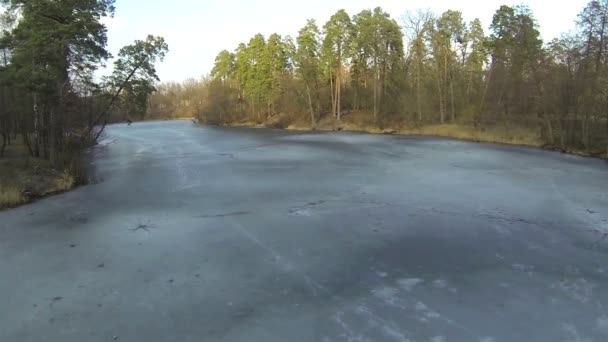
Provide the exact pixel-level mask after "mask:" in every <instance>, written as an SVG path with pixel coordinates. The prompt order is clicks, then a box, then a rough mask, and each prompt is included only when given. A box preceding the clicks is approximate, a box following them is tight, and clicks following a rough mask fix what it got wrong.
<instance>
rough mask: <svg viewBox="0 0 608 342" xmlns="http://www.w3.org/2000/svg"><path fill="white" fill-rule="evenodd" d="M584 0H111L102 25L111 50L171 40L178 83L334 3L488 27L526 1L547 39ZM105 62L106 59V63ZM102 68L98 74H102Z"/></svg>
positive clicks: (165, 75)
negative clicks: (446, 15) (451, 16)
mask: <svg viewBox="0 0 608 342" xmlns="http://www.w3.org/2000/svg"><path fill="white" fill-rule="evenodd" d="M587 2H588V0H562V1H554V0H527V1H521V0H519V1H510V0H459V1H454V0H382V1H381V0H308V1H303V0H295V1H287V0H257V1H253V0H223V1H222V0H171V1H166V0H146V1H143V0H142V1H133V0H117V1H116V14H115V16H114V18H104V22H105V23H106V24H107V26H108V43H109V49H110V51H111V52H112V54H113V55H117V54H118V51H119V49H120V48H121V47H122V46H124V45H128V44H130V43H132V42H133V41H134V40H136V39H144V38H145V37H146V36H147V35H148V34H154V35H160V36H163V37H164V38H165V40H166V41H167V43H168V44H169V50H170V51H169V54H168V55H167V57H166V58H165V61H164V62H162V63H160V64H159V65H158V66H157V71H158V75H159V77H160V79H161V81H163V82H168V81H176V82H181V81H183V80H186V79H188V78H200V77H201V76H203V75H205V74H207V73H209V71H210V70H211V68H212V67H213V62H214V59H215V56H216V55H217V53H218V52H220V51H221V50H224V49H226V50H229V51H233V50H234V49H235V48H236V47H237V46H238V44H239V43H241V42H245V43H246V42H248V41H249V39H250V38H251V37H253V36H254V35H255V34H256V33H262V34H264V35H266V36H268V35H270V34H272V33H274V32H276V33H278V34H281V35H283V36H285V35H291V36H292V37H294V38H295V37H296V36H297V33H298V31H299V29H300V28H302V27H303V26H304V25H305V24H306V19H310V18H313V19H316V20H317V22H318V24H319V26H320V27H321V26H323V24H324V23H325V22H326V21H327V20H328V19H329V17H331V15H332V14H333V13H335V12H336V11H337V10H339V9H341V8H343V9H345V10H346V11H347V12H348V13H349V14H350V15H354V14H356V13H358V12H360V11H361V10H363V9H371V8H374V7H377V6H380V7H382V8H383V9H384V10H385V11H387V12H388V13H390V14H391V16H392V17H393V18H395V19H396V20H397V21H398V22H399V23H401V18H402V17H403V15H404V13H406V11H408V10H413V11H415V10H417V9H423V10H426V9H429V10H431V11H433V12H435V13H437V14H441V13H442V12H444V11H446V10H448V9H452V10H458V11H461V12H462V13H463V16H464V19H465V20H467V21H470V20H473V19H474V18H479V19H481V20H482V22H483V24H484V28H485V29H486V33H488V30H489V29H488V27H489V25H490V23H491V21H492V16H493V15H494V13H495V12H496V10H497V9H498V8H499V7H500V6H501V5H518V4H522V3H523V4H525V5H527V6H528V7H530V8H531V9H532V12H533V13H534V16H535V18H536V19H537V21H538V24H539V25H540V31H541V35H542V37H543V39H544V40H545V41H549V40H551V39H553V38H557V37H559V36H560V35H561V33H564V32H568V31H570V30H572V29H573V28H574V23H575V20H576V16H577V14H578V13H579V12H580V11H581V10H582V9H583V7H584V6H585V4H586V3H587ZM111 63H112V62H111V61H109V62H108V64H110V65H111ZM107 72H108V71H107V70H105V71H103V72H102V73H107Z"/></svg>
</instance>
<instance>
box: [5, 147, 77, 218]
mask: <svg viewBox="0 0 608 342" xmlns="http://www.w3.org/2000/svg"><path fill="white" fill-rule="evenodd" d="M76 185H77V182H76V177H75V176H74V173H72V172H71V170H65V171H63V172H59V171H56V170H54V169H53V168H52V167H51V165H50V163H49V162H48V161H47V160H44V159H41V158H32V157H30V156H28V153H27V151H26V150H25V149H24V147H23V146H21V145H19V144H18V143H16V144H13V145H11V146H9V148H8V149H7V154H6V156H5V157H4V158H0V209H2V208H12V207H15V206H18V205H20V204H24V203H27V202H30V201H33V200H36V199H38V198H41V197H45V196H48V195H51V194H55V193H60V192H65V191H68V190H70V189H72V188H74V187H75V186H76Z"/></svg>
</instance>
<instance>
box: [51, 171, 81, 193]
mask: <svg viewBox="0 0 608 342" xmlns="http://www.w3.org/2000/svg"><path fill="white" fill-rule="evenodd" d="M75 185H76V178H75V177H74V176H73V174H72V172H70V171H69V170H67V169H66V170H64V171H63V172H62V173H61V174H60V175H59V177H57V179H56V180H55V188H56V190H55V191H58V192H61V191H68V190H70V189H72V188H73V187H74V186H75Z"/></svg>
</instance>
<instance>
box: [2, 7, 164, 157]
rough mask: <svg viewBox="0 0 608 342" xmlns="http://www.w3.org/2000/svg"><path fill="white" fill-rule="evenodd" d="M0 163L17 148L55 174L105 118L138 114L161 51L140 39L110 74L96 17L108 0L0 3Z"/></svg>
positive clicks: (154, 42) (156, 43) (108, 10)
mask: <svg viewBox="0 0 608 342" xmlns="http://www.w3.org/2000/svg"><path fill="white" fill-rule="evenodd" d="M0 6H1V7H0V135H1V136H2V142H1V145H0V157H2V156H3V155H4V152H5V150H6V147H7V146H9V145H11V144H22V145H23V146H24V149H25V150H26V153H27V154H29V155H30V156H32V157H41V158H45V159H48V160H49V161H50V162H51V164H52V165H53V166H54V167H57V168H63V167H66V164H67V163H71V162H72V161H74V158H75V156H76V155H77V154H78V151H80V150H81V149H82V148H83V147H86V146H89V145H90V144H91V143H94V142H95V141H96V140H97V138H98V137H99V135H100V134H101V132H102V131H103V128H104V127H105V125H106V124H107V123H108V122H109V121H111V120H117V119H124V118H126V119H127V120H129V116H128V114H129V113H130V115H140V116H142V117H143V115H144V114H145V111H146V108H147V103H148V96H149V94H151V93H152V92H153V91H154V90H155V87H154V84H155V82H157V81H158V77H157V76H156V71H155V69H154V63H155V62H156V61H157V60H159V59H161V60H162V58H163V57H164V55H165V53H166V52H167V50H168V47H167V44H166V43H165V42H164V40H163V39H162V38H161V37H154V36H148V37H147V39H145V40H142V41H135V42H134V43H133V44H132V45H129V46H125V47H124V48H122V49H121V50H120V53H119V54H118V58H117V59H116V61H115V62H114V69H113V73H112V74H111V75H110V76H108V77H104V78H103V79H98V78H96V77H95V72H96V71H97V70H98V69H99V67H100V66H102V65H103V63H104V62H105V61H106V60H108V58H110V57H111V56H110V53H109V52H108V51H107V49H106V47H107V35H106V31H107V30H106V27H105V25H104V24H103V23H102V22H101V18H103V17H108V16H112V15H113V14H114V10H115V8H114V0H84V1H83V0H54V1H49V0H27V1H26V0H0Z"/></svg>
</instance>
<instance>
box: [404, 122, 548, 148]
mask: <svg viewBox="0 0 608 342" xmlns="http://www.w3.org/2000/svg"><path fill="white" fill-rule="evenodd" d="M399 133H400V134H417V135H429V136H438V137H448V138H456V139H462V140H473V141H483V142H493V143H501V144H513V145H527V146H541V145H542V142H541V140H540V137H539V136H538V133H537V132H536V131H535V130H533V129H529V128H521V127H511V128H509V130H507V129H506V128H505V127H503V126H501V127H491V128H483V129H476V128H474V127H471V126H465V125H458V124H443V125H430V126H423V127H420V128H404V129H401V130H399Z"/></svg>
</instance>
